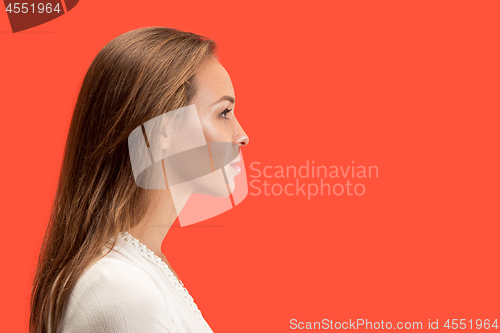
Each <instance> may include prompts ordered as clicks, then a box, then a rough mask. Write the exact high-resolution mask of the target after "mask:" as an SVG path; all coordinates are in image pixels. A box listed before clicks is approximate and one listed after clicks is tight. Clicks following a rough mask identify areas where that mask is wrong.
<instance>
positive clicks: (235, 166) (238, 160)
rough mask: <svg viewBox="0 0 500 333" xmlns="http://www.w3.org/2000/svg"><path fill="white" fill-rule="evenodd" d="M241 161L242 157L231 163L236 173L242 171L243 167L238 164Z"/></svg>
mask: <svg viewBox="0 0 500 333" xmlns="http://www.w3.org/2000/svg"><path fill="white" fill-rule="evenodd" d="M240 161H241V159H240V158H238V159H237V160H236V161H233V162H232V163H231V164H229V165H230V166H231V167H232V168H233V169H234V170H236V175H238V174H239V173H240V172H241V167H240V166H239V165H238V164H239V163H240Z"/></svg>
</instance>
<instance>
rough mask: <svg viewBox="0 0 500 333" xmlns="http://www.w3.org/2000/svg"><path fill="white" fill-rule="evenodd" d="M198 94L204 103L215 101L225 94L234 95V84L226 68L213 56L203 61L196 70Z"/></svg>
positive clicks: (197, 97) (195, 97) (198, 98)
mask: <svg viewBox="0 0 500 333" xmlns="http://www.w3.org/2000/svg"><path fill="white" fill-rule="evenodd" d="M194 81H195V82H196V89H197V91H196V95H195V96H194V99H195V100H197V101H198V102H202V103H214V102H215V101H217V100H218V99H219V98H221V97H222V96H224V95H229V96H233V97H234V89H233V84H232V82H231V78H230V76H229V74H228V73H227V71H226V69H225V68H224V67H223V66H222V65H221V64H220V63H219V62H218V61H217V60H216V59H215V58H214V57H212V56H210V57H208V58H207V59H205V60H204V61H203V63H202V64H201V65H200V67H199V68H198V70H197V71H196V74H195V78H194Z"/></svg>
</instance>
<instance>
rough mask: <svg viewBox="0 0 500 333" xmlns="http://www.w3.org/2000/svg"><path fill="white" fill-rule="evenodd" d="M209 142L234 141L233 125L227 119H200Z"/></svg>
mask: <svg viewBox="0 0 500 333" xmlns="http://www.w3.org/2000/svg"><path fill="white" fill-rule="evenodd" d="M200 121H201V128H202V129H203V134H204V135H205V140H207V142H232V134H231V126H230V125H229V120H225V119H200Z"/></svg>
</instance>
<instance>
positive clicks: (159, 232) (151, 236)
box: [129, 193, 177, 260]
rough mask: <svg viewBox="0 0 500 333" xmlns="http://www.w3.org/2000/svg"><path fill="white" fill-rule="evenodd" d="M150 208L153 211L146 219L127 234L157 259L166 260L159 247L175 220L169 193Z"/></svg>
mask: <svg viewBox="0 0 500 333" xmlns="http://www.w3.org/2000/svg"><path fill="white" fill-rule="evenodd" d="M151 206H152V207H153V209H152V210H151V212H150V213H149V214H148V215H147V217H146V218H145V219H144V220H143V221H141V222H140V223H138V224H137V225H136V226H135V227H133V228H131V229H130V230H129V233H130V235H132V237H134V238H137V239H138V240H139V241H140V242H141V243H142V244H144V245H146V247H147V248H148V249H150V250H151V251H153V252H154V254H156V255H157V256H158V257H160V258H162V259H164V260H166V258H165V256H164V255H163V253H162V252H161V245H162V243H163V241H164V240H165V237H167V233H168V231H169V230H170V227H171V226H172V225H173V224H174V222H175V219H176V218H177V212H176V209H175V205H174V202H173V200H172V197H171V195H170V193H168V194H167V195H161V196H159V198H158V201H155V202H154V203H153V204H152V205H151Z"/></svg>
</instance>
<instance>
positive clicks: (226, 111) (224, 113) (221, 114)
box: [219, 109, 233, 119]
mask: <svg viewBox="0 0 500 333" xmlns="http://www.w3.org/2000/svg"><path fill="white" fill-rule="evenodd" d="M231 111H233V109H225V110H224V111H222V112H221V113H220V114H219V116H221V117H222V118H224V119H229V118H228V117H226V116H227V114H228V113H229V112H231Z"/></svg>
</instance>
